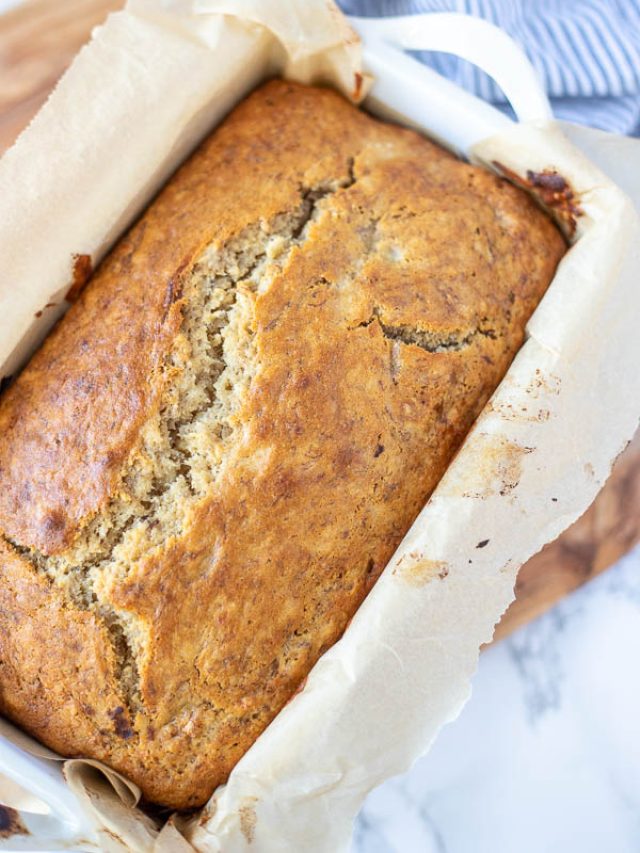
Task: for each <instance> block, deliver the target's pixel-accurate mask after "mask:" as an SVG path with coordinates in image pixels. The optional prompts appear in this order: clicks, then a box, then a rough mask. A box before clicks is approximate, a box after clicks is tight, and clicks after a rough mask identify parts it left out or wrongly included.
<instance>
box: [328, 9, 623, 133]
mask: <svg viewBox="0 0 640 853" xmlns="http://www.w3.org/2000/svg"><path fill="white" fill-rule="evenodd" d="M338 2H339V3H340V5H341V6H342V9H343V10H344V11H345V12H347V13H348V14H352V15H363V16H369V17H380V16H386V15H408V14H411V13H417V12H464V13H466V14H471V15H476V16H478V17H482V18H486V19H487V20H488V21H491V22H492V23H494V24H498V25H499V26H500V27H502V29H504V30H506V31H507V32H508V33H509V34H510V35H511V36H512V37H513V38H514V39H515V40H516V41H517V42H519V44H520V45H521V46H522V47H523V48H524V49H525V50H526V51H527V53H528V55H529V58H530V59H531V61H532V63H533V64H534V66H535V67H536V69H537V70H538V73H539V75H540V77H541V78H542V80H543V81H544V85H545V87H546V90H547V93H548V95H549V97H550V98H551V102H552V105H553V109H554V113H555V115H556V116H557V117H558V118H561V119H565V120H567V121H573V122H577V123H579V124H587V125H591V126H592V127H599V128H602V129H603V130H609V131H611V132H613V133H625V134H631V135H634V136H638V135H640V0H338ZM417 55H418V57H419V58H420V59H421V60H422V61H423V62H426V63H427V64H428V65H430V66H431V67H432V68H435V69H436V71H439V72H440V73H441V74H444V75H445V76H446V77H450V78H451V79H452V80H455V81H456V82H457V83H459V84H460V85H461V86H463V87H464V88H466V89H469V90H470V91H471V92H474V93H475V94H476V95H479V96H480V97H482V98H484V99H485V100H489V101H493V102H494V103H497V104H500V103H501V102H502V103H504V98H503V97H502V93H501V92H500V90H499V89H498V87H497V86H496V85H495V83H494V82H493V80H491V78H490V77H488V76H487V75H486V74H484V73H483V72H482V71H479V70H478V69H477V68H475V66H472V65H470V64H469V63H467V62H464V61H463V60H460V59H457V58H456V57H452V56H448V55H446V54H442V53H427V52H423V53H420V54H417Z"/></svg>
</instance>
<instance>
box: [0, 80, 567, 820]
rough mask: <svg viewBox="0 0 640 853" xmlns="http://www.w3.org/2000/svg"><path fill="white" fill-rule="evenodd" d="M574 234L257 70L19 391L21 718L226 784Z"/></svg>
mask: <svg viewBox="0 0 640 853" xmlns="http://www.w3.org/2000/svg"><path fill="white" fill-rule="evenodd" d="M564 251H565V245H564V242H563V239H562V237H561V236H560V234H559V232H558V231H557V229H556V228H555V226H554V225H553V224H552V223H551V222H550V221H549V220H548V219H547V217H546V216H545V215H544V214H543V213H542V212H541V211H540V210H539V209H538V208H537V207H536V206H535V205H534V204H533V203H532V202H531V201H530V200H529V198H528V197H527V196H526V195H525V194H524V193H523V192H521V191H520V190H519V189H516V188H515V187H513V186H511V185H510V184H508V183H507V182H505V181H504V180H500V179H498V178H496V177H495V176H493V175H491V174H489V173H488V172H485V171H483V170H482V169H479V168H475V167H472V166H469V165H467V164H465V163H462V162H460V161H458V160H456V159H455V158H453V157H452V156H451V155H449V154H448V153H446V152H445V151H443V150H442V149H440V148H438V147H437V146H435V145H433V144H432V143H430V142H428V141H426V140H424V139H422V138H421V137H420V136H418V135H417V134H415V133H413V132H411V131H408V130H402V129H399V128H397V127H393V126H389V125H385V124H381V123H379V122H377V121H375V120H374V119H372V118H370V117H368V116H367V115H365V114H363V113H362V112H359V111H358V110H357V109H355V108H354V107H353V106H351V105H350V104H349V103H347V102H346V101H344V100H343V99H342V98H341V97H340V96H338V95H337V94H335V93H333V92H331V91H328V90H323V89H315V88H308V87H304V86H299V85H294V84H290V83H284V82H281V81H273V82H270V83H268V84H266V85H265V86H263V87H261V88H260V89H258V90H257V91H256V92H255V93H254V94H253V95H251V96H250V97H249V98H248V99H247V100H246V101H245V102H244V103H242V104H241V105H240V106H239V107H238V108H237V109H236V110H235V111H234V112H233V113H232V115H231V116H230V117H229V118H228V119H227V121H226V122H225V123H224V124H223V125H222V126H221V127H220V128H219V129H218V130H217V131H216V132H215V133H214V134H213V135H212V136H211V137H210V138H209V139H208V140H207V141H206V142H205V143H204V144H203V145H202V146H201V147H200V149H199V150H198V151H197V152H196V153H195V154H194V156H193V157H192V158H191V159H190V160H189V161H188V162H187V164H186V165H185V166H183V167H182V168H181V169H180V171H179V172H178V173H177V175H176V176H175V177H174V179H173V180H172V181H171V182H170V183H169V184H168V185H167V187H166V188H165V189H164V190H163V191H162V192H161V194H160V195H159V196H158V198H157V199H156V200H155V201H154V202H153V204H152V205H151V206H150V207H149V209H148V210H147V211H146V213H145V214H144V215H143V216H142V218H141V219H140V220H139V222H138V223H137V224H136V225H135V226H134V227H133V228H132V229H131V230H130V231H129V233H128V234H127V235H126V237H124V239H123V240H122V241H121V242H120V243H119V244H118V245H117V246H116V248H115V249H114V250H113V251H112V252H111V254H110V255H109V256H108V257H107V259H106V260H105V261H104V262H103V263H102V265H101V266H100V267H99V269H98V271H97V272H96V274H95V276H94V277H93V280H92V281H91V283H90V284H89V286H88V287H87V288H86V289H85V291H84V292H83V293H82V295H81V297H80V298H79V300H78V301H77V302H76V303H75V304H74V305H73V307H72V308H71V310H70V311H69V313H68V314H67V316H66V317H65V318H64V320H63V321H62V322H61V323H60V325H59V326H58V327H57V328H56V329H55V331H54V332H53V333H52V334H51V335H50V336H49V338H48V339H47V340H46V341H45V343H44V345H43V346H42V348H41V349H40V350H39V351H38V352H37V354H36V355H35V356H34V357H33V359H32V360H31V362H30V363H29V365H28V366H27V367H26V368H25V370H24V371H23V372H22V374H21V375H20V377H19V378H18V379H17V381H16V382H15V383H14V384H13V385H12V386H10V387H9V389H8V390H7V391H6V392H5V393H4V395H3V396H2V398H0V435H1V436H2V442H1V445H0V529H1V530H2V532H3V537H2V539H1V544H0V572H1V575H2V582H1V584H0V708H1V710H2V712H3V713H4V714H5V715H6V716H7V717H9V718H11V719H12V720H14V721H16V722H17V723H18V724H19V725H20V726H22V727H23V728H24V729H25V730H27V731H28V732H30V733H31V734H33V735H35V736H36V737H37V738H39V739H40V740H42V741H43V742H45V743H46V744H48V745H49V746H51V747H52V748H53V749H55V750H57V751H58V752H60V753H61V754H63V755H74V756H80V755H81V756H91V757H93V758H97V759H100V760H102V761H105V762H106V763H107V764H110V765H112V766H113V767H115V768H117V769H118V770H120V771H121V772H123V773H124V774H126V775H127V776H129V777H130V778H131V779H133V780H134V781H135V782H137V783H138V785H140V787H141V788H142V790H143V792H144V796H145V797H146V798H147V799H148V800H149V801H153V802H156V803H161V804H164V805H166V806H170V807H173V808H190V807H194V806H198V805H200V804H202V803H204V802H205V801H206V800H207V799H208V798H209V796H210V795H211V793H212V791H213V790H214V788H215V787H216V786H217V785H219V784H220V783H221V782H224V781H225V779H226V777H227V775H228V773H229V771H230V770H231V768H232V767H233V766H234V764H235V763H236V762H237V761H238V759H239V758H240V757H241V756H242V754H243V753H244V752H245V751H246V750H247V749H248V747H249V746H250V745H251V744H252V742H253V741H254V740H255V739H256V737H257V736H258V735H259V734H260V732H261V731H262V730H263V729H264V728H265V726H266V725H267V724H268V723H269V721H270V720H271V719H272V718H273V717H274V716H275V715H276V714H277V713H278V711H279V710H280V709H281V708H282V706H283V705H284V704H285V703H286V702H287V700H288V699H289V698H290V697H291V696H292V695H293V693H294V692H295V691H296V689H297V688H298V686H299V685H300V684H301V682H302V681H303V679H304V678H305V676H306V675H307V673H308V672H309V670H310V668H311V667H312V666H313V664H314V663H315V661H316V660H317V659H318V657H319V656H320V655H321V654H322V653H323V651H324V650H326V649H327V648H329V647H330V646H331V645H332V643H334V642H335V641H336V640H337V639H338V638H339V637H340V635H341V633H342V632H343V631H344V628H345V626H346V624H347V622H348V621H349V619H350V618H351V616H352V615H353V613H354V611H355V610H356V609H357V607H358V605H359V604H360V602H361V601H362V599H363V598H364V596H365V595H366V594H367V591H368V590H369V589H370V587H371V585H372V584H373V583H374V582H375V580H376V578H377V577H378V575H379V574H380V572H381V571H382V569H383V567H384V565H385V563H386V562H387V561H388V559H389V558H390V556H391V555H392V553H393V551H394V549H395V548H396V546H397V545H398V543H399V542H400V540H401V538H402V536H403V535H404V533H405V532H406V531H407V529H408V527H409V526H410V525H411V523H412V521H413V520H414V518H415V516H416V515H417V513H418V511H419V510H420V509H421V507H422V506H423V504H424V503H425V501H426V500H427V498H428V497H429V495H430V493H431V491H432V490H433V488H434V487H435V485H436V484H437V482H438V480H439V479H440V477H441V475H442V473H443V471H444V470H445V468H446V466H447V464H448V462H449V460H450V459H451V458H452V456H453V454H454V453H455V451H456V449H457V448H458V446H459V445H460V443H461V441H462V440H463V438H464V436H465V434H466V432H467V431H468V430H469V427H470V426H471V424H472V423H473V420H474V419H475V418H476V416H477V415H478V413H479V412H480V410H481V408H482V406H483V405H484V403H485V402H486V401H487V399H488V397H489V395H490V394H491V393H492V391H493V390H494V388H495V387H496V386H497V384H498V383H499V381H500V379H501V377H502V376H503V374H504V373H505V371H506V369H507V367H508V365H509V363H510V361H511V360H512V358H513V356H514V354H515V353H516V351H517V350H518V348H519V347H520V345H521V343H522V341H523V330H524V326H525V323H526V320H527V318H528V317H529V315H530V314H531V312H532V311H533V309H534V307H535V305H536V303H537V302H538V300H539V299H540V297H541V296H542V294H543V293H544V291H545V288H546V287H547V285H548V284H549V282H550V280H551V278H552V276H553V273H554V270H555V268H556V265H557V263H558V261H559V259H560V257H561V256H562V254H563V252H564ZM408 594H410V592H408Z"/></svg>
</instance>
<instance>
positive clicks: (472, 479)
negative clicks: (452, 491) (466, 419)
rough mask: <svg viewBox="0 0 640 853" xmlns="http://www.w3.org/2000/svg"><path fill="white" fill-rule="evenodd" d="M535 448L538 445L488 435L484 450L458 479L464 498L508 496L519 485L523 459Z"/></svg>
mask: <svg viewBox="0 0 640 853" xmlns="http://www.w3.org/2000/svg"><path fill="white" fill-rule="evenodd" d="M534 452H535V447H525V446H522V445H519V444H516V443H515V442H513V441H509V440H508V439H506V438H503V437H501V436H497V435H496V436H486V437H485V440H484V442H483V452H482V454H481V455H478V456H477V457H476V458H475V459H474V460H473V463H472V464H469V465H468V466H467V468H466V471H465V474H464V480H463V481H462V483H459V484H458V485H459V487H461V488H462V490H463V492H462V493H463V497H465V498H480V499H483V498H490V497H495V496H496V495H500V496H501V497H505V496H507V495H509V494H511V492H513V490H514V489H515V488H516V487H517V486H518V484H519V483H520V479H521V477H522V460H523V458H524V457H525V456H527V455H528V454H530V453H534Z"/></svg>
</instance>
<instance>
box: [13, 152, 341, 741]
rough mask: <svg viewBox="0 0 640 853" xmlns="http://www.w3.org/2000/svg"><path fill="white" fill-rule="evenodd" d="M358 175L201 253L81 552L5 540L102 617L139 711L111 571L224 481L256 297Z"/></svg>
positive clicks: (127, 696) (140, 648)
mask: <svg viewBox="0 0 640 853" xmlns="http://www.w3.org/2000/svg"><path fill="white" fill-rule="evenodd" d="M347 172H348V175H349V178H348V179H347V180H344V181H336V182H334V183H333V184H331V185H329V184H324V185H319V186H314V187H301V188H300V204H299V207H298V209H297V210H293V211H291V212H287V213H282V214H280V215H278V216H277V217H276V218H275V219H274V220H273V221H271V222H269V223H265V222H258V223H255V224H254V225H252V226H250V227H248V228H247V229H245V230H244V231H243V232H242V233H241V234H239V235H238V236H237V237H236V238H235V239H234V240H232V241H230V242H229V243H227V244H226V245H225V246H223V247H222V248H221V249H218V247H216V246H215V245H211V246H209V247H207V249H206V250H205V251H204V253H203V254H202V256H201V257H200V258H198V260H197V261H196V263H195V264H194V266H193V269H192V271H191V274H190V275H189V276H188V279H187V281H186V282H185V283H184V285H183V288H182V291H183V293H182V295H181V297H180V302H181V308H182V316H183V321H182V327H181V329H180V332H179V334H178V339H177V345H176V346H175V347H174V349H173V351H172V352H171V354H170V356H169V357H168V359H167V360H166V365H165V373H166V379H165V381H164V383H163V384H164V387H165V389H166V393H165V395H164V399H163V400H162V401H161V405H160V409H159V411H158V413H157V415H156V417H155V418H153V419H152V420H151V421H150V422H149V423H148V424H147V425H146V426H145V427H144V429H143V431H142V436H141V442H140V446H139V447H137V448H136V450H135V451H134V452H133V453H132V455H131V459H130V463H129V465H128V466H127V469H126V470H125V473H124V476H123V484H122V489H121V494H120V495H119V497H118V498H117V499H115V500H112V501H111V503H110V505H109V506H108V507H107V509H106V510H105V511H104V512H103V513H101V514H99V515H98V516H97V517H96V518H94V519H93V520H92V521H91V522H90V523H89V525H88V526H87V528H86V531H85V532H84V534H83V535H82V536H81V537H80V538H79V540H78V541H76V542H75V543H74V546H73V548H72V549H70V551H69V552H68V553H65V554H62V555H60V556H47V555H45V554H42V553H41V552H39V551H37V550H36V549H32V548H27V547H24V546H22V545H20V544H19V543H17V542H14V541H12V540H11V539H10V538H9V537H6V536H4V537H3V538H4V541H5V543H6V544H7V545H8V546H9V547H10V548H12V549H13V550H14V551H15V552H16V553H18V554H19V555H20V556H21V557H22V558H23V559H26V560H28V561H29V562H30V564H31V565H32V567H33V568H34V569H35V570H36V571H37V572H39V573H40V574H43V575H45V576H46V577H47V578H48V579H49V580H50V581H51V582H52V583H53V584H55V585H56V586H59V587H61V588H62V589H63V591H64V593H65V595H66V596H67V598H68V600H69V602H70V603H72V604H73V605H74V606H75V607H78V608H80V609H85V610H92V611H93V612H95V613H96V614H97V615H98V616H99V617H100V618H101V620H102V622H103V624H104V627H105V628H106V630H107V632H108V635H109V637H110V640H111V643H112V646H113V650H114V653H115V660H116V662H117V673H116V674H117V677H118V679H119V681H120V683H121V685H122V692H123V700H124V701H125V702H126V704H127V707H128V710H129V712H130V713H131V714H134V713H135V712H136V711H139V710H141V709H142V707H143V704H142V700H141V696H140V689H139V672H138V660H139V659H140V657H141V656H142V655H143V654H144V634H145V631H144V626H143V625H141V624H140V623H139V622H138V620H136V619H135V617H133V616H132V615H130V614H127V613H124V612H122V611H118V610H116V609H115V608H114V607H113V606H111V605H110V604H109V603H108V602H107V601H105V600H104V596H101V595H100V588H101V587H102V586H104V584H103V581H104V577H103V576H104V575H109V574H110V573H114V574H116V573H117V574H118V575H119V576H120V577H122V576H124V575H125V574H126V573H127V570H128V564H127V563H126V562H125V561H124V560H123V559H122V558H121V556H120V552H123V553H124V552H126V544H127V542H126V540H127V539H128V538H129V537H131V538H133V537H137V536H140V535H141V529H142V528H144V532H145V540H146V544H147V546H151V547H157V546H159V545H161V544H163V542H165V541H166V539H167V538H168V537H169V536H170V535H172V534H173V533H175V532H176V527H177V525H176V520H175V518H172V516H171V509H172V508H175V504H176V502H179V503H180V504H181V505H182V507H183V513H184V514H185V515H186V513H187V511H188V508H189V505H190V503H193V502H194V501H196V500H198V499H199V498H200V497H201V496H202V495H203V494H205V493H206V490H207V488H208V487H209V486H210V483H211V480H212V479H213V480H214V479H215V478H216V477H217V476H219V475H220V473H221V471H222V469H223V466H224V461H225V460H224V457H225V451H226V448H227V446H228V442H229V438H230V437H231V435H232V434H233V430H234V424H233V416H234V414H235V413H236V411H237V409H238V407H239V405H240V403H239V400H240V399H241V397H243V396H245V395H246V393H247V391H248V387H249V385H250V383H251V379H252V377H253V375H254V374H255V371H256V368H257V365H256V358H255V352H254V350H253V348H252V341H253V337H254V333H255V329H254V322H253V321H254V302H255V296H256V294H257V293H259V292H265V291H266V290H267V289H268V287H269V285H270V283H271V282H272V280H273V278H274V276H275V275H276V274H277V273H278V272H280V271H282V270H283V269H284V268H285V267H286V264H287V261H288V259H289V257H290V255H291V252H292V251H293V250H294V249H295V248H296V247H299V246H302V245H303V244H304V242H305V239H306V236H307V232H308V229H309V227H310V226H311V224H312V223H313V222H314V221H315V220H316V219H317V217H318V216H319V215H320V213H321V212H322V209H323V200H324V199H325V198H327V197H329V196H331V195H332V194H333V193H335V192H337V191H338V190H339V189H347V188H349V187H350V186H352V185H353V184H354V183H355V177H354V174H353V161H352V160H349V161H348V162H347ZM170 380H171V381H170ZM119 720H120V718H118V721H119ZM126 731H127V737H129V736H132V735H133V732H132V731H131V729H129V728H128V729H127V730H126Z"/></svg>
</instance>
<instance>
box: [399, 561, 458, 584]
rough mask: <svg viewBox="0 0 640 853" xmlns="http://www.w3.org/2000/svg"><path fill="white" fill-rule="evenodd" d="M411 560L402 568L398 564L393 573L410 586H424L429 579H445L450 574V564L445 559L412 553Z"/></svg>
mask: <svg viewBox="0 0 640 853" xmlns="http://www.w3.org/2000/svg"><path fill="white" fill-rule="evenodd" d="M409 556H410V557H411V561H410V562H408V563H405V565H404V566H402V568H400V565H397V566H396V567H395V569H394V570H393V572H392V574H394V575H396V576H397V577H399V578H401V579H402V580H403V581H405V582H406V583H408V584H409V585H410V586H423V584H426V583H429V581H432V580H435V579H436V578H438V579H439V580H444V579H445V578H446V577H447V575H448V574H449V566H448V565H447V563H445V562H444V561H443V560H429V559H426V558H425V557H422V556H421V555H414V554H410V555H409Z"/></svg>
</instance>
